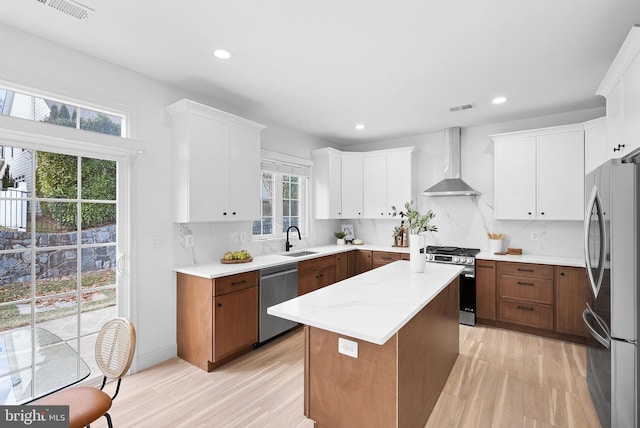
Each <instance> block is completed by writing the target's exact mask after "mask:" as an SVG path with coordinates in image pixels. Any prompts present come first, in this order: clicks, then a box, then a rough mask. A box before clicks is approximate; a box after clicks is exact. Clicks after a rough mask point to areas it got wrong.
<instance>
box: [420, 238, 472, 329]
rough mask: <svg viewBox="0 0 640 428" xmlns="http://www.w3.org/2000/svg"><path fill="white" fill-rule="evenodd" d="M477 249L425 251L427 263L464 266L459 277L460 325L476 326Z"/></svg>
mask: <svg viewBox="0 0 640 428" xmlns="http://www.w3.org/2000/svg"><path fill="white" fill-rule="evenodd" d="M479 252H480V250H479V249H477V248H459V247H435V246H431V245H430V246H428V247H427V248H426V250H425V253H426V255H425V256H426V258H427V261H428V262H433V263H449V264H454V265H460V266H464V270H463V271H462V274H461V275H460V324H466V325H475V324H476V255H477V254H478V253H479Z"/></svg>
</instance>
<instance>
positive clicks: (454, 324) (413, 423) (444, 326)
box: [304, 279, 460, 428]
mask: <svg viewBox="0 0 640 428" xmlns="http://www.w3.org/2000/svg"><path fill="white" fill-rule="evenodd" d="M459 286H460V282H459V279H455V280H454V281H452V282H451V283H450V284H449V286H448V287H446V288H445V289H444V290H442V291H441V292H440V293H439V294H438V295H437V296H436V297H435V298H434V299H433V300H432V301H431V302H429V304H428V305H427V306H425V307H424V308H423V309H422V310H421V311H420V312H419V313H418V314H416V315H415V316H414V317H413V318H412V319H411V320H410V321H409V322H408V323H407V324H406V325H405V326H404V327H402V328H401V329H400V330H399V331H398V332H397V333H396V334H395V335H393V336H392V337H391V339H389V340H388V341H387V342H386V343H385V344H384V345H376V344H373V343H370V342H367V341H363V340H359V339H354V338H351V337H346V336H343V335H340V334H337V333H333V332H330V331H327V330H323V329H319V328H316V327H310V326H305V379H304V381H305V385H304V392H305V397H304V398H305V401H304V406H305V409H304V410H305V415H306V416H307V417H308V418H310V419H312V420H313V421H315V424H316V427H317V428H339V427H350V428H351V427H369V428H372V427H384V428H389V427H402V428H405V427H407V428H413V427H423V426H424V424H425V423H426V422H427V420H428V419H429V415H430V414H431V411H432V410H433V407H434V406H435V404H436V401H437V400H438V397H439V396H440V393H441V391H442V389H443V387H444V384H445V382H446V380H447V378H448V377H449V373H450V372H451V369H452V367H453V364H454V363H455V361H456V358H457V357H458V353H459V343H458V337H459V334H458V329H459V325H458V320H459V312H458V307H459V297H458V296H459ZM380 316H384V314H380ZM339 337H343V338H345V339H349V340H352V341H354V342H357V343H358V358H353V357H350V356H347V355H343V354H340V353H339V352H338V338H339Z"/></svg>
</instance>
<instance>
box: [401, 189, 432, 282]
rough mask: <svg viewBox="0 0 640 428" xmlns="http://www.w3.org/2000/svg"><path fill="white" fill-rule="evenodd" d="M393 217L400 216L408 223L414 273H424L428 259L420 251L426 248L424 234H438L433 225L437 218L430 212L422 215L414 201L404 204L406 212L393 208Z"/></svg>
mask: <svg viewBox="0 0 640 428" xmlns="http://www.w3.org/2000/svg"><path fill="white" fill-rule="evenodd" d="M391 211H392V212H393V214H392V216H393V217H395V216H396V215H400V217H402V218H403V219H404V220H405V221H406V227H407V229H408V231H409V252H410V255H411V256H410V261H411V271H412V272H423V271H424V268H425V265H426V258H425V257H424V255H421V254H420V249H421V248H422V247H424V246H425V243H424V241H425V237H424V235H422V233H423V232H437V231H438V227H437V226H436V225H434V224H431V221H432V220H433V218H434V217H435V216H436V215H435V214H434V213H433V211H431V210H429V211H427V213H426V214H424V215H422V214H420V212H419V211H418V210H417V209H416V208H414V206H413V201H411V202H406V203H405V204H404V211H398V209H397V208H396V207H395V206H392V207H391Z"/></svg>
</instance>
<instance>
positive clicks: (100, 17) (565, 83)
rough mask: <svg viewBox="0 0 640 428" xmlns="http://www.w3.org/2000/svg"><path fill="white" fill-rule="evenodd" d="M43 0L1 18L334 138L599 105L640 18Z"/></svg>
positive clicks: (516, 9) (446, 8) (576, 1)
mask: <svg viewBox="0 0 640 428" xmlns="http://www.w3.org/2000/svg"><path fill="white" fill-rule="evenodd" d="M41 1H45V0H0V22H3V23H5V24H7V25H10V26H13V27H16V28H20V29H23V30H25V31H28V32H31V33H34V34H36V35H39V36H42V37H45V38H47V39H50V40H52V41H55V42H57V43H60V44H62V45H66V46H69V47H71V48H74V49H77V50H79V51H82V52H86V53H88V54H91V55H94V56H97V57H100V58H103V59H105V60H108V61H111V62H113V63H116V64H120V65H122V66H124V67H127V68H130V69H133V70H135V71H138V72H140V73H143V74H146V75H149V76H151V77H153V78H156V79H158V80H160V81H163V82H167V83H169V84H172V85H175V86H178V87H183V88H185V89H188V90H190V91H194V92H196V93H201V94H202V95H203V96H205V97H212V98H214V99H216V100H219V101H220V102H221V103H223V104H227V105H230V106H233V107H234V108H237V109H238V110H240V111H246V112H250V113H251V114H253V115H256V116H259V117H264V118H266V119H270V120H274V121H277V122H279V123H282V124H284V125H287V126H290V127H293V128H296V129H298V130H300V131H302V132H305V133H308V134H311V135H316V136H319V137H322V138H325V139H329V140H332V141H335V142H337V143H341V144H349V143H359V142H365V141H373V140H381V139H387V138H394V137H401V136H408V135H416V134H422V133H428V132H434V131H438V130H441V129H442V128H445V127H449V126H463V127H464V126H473V125H481V124H486V123H493V122H500V121H506V120H514V119H520V118H525V117H532V116H539V115H544V114H554V113H559V112H563V111H570V110H579V109H585V108H592V107H599V106H603V105H604V100H603V99H602V98H601V97H599V96H596V95H594V92H595V90H596V89H597V87H598V85H599V83H600V81H601V79H602V77H603V76H604V74H605V72H606V71H607V68H608V66H609V64H610V63H611V61H612V60H613V58H614V57H615V55H616V53H617V51H618V49H619V48H620V46H621V44H622V42H623V41H624V39H625V37H626V35H627V33H628V32H629V30H630V29H631V27H632V25H633V24H636V23H638V24H640V1H638V0H560V1H558V0H535V1H524V0H484V1H478V0H440V1H434V0H397V1H392V0H323V1H319V0H318V1H311V0H268V1H267V0H227V1H219V0H213V1H212V0H180V1H158V0H153V1H152V0H110V1H107V0H79V1H80V2H81V3H83V4H84V5H86V6H89V7H90V8H92V9H94V11H90V13H89V17H88V18H87V19H83V20H78V19H76V18H73V17H70V16H67V15H65V14H63V13H60V12H58V11H56V10H54V9H53V8H51V7H48V6H47V5H45V4H43V3H41ZM47 1H50V0H47ZM69 1H72V0H69ZM220 47H222V48H226V49H229V50H231V51H232V52H233V53H234V57H233V59H231V60H230V61H227V62H222V61H220V60H217V59H215V58H214V57H213V55H212V52H213V50H214V49H216V48H220ZM497 95H504V96H506V97H508V101H507V102H506V103H505V104H502V105H498V106H496V105H493V104H492V103H491V99H492V98H493V97H495V96H497ZM469 103H475V105H476V108H474V109H471V110H466V111H461V112H455V113H451V112H450V111H449V108H450V107H453V106H458V105H462V104H469ZM358 122H362V123H364V124H365V125H366V128H365V130H363V131H357V130H355V129H354V125H355V124H356V123H358Z"/></svg>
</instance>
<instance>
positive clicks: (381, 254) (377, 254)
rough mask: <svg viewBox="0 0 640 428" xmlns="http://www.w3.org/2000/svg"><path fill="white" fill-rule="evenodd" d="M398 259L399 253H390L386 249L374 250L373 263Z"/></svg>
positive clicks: (385, 262) (384, 262) (383, 262)
mask: <svg viewBox="0 0 640 428" xmlns="http://www.w3.org/2000/svg"><path fill="white" fill-rule="evenodd" d="M396 260H400V253H392V252H388V251H374V252H373V263H374V264H378V265H380V264H387V263H391V262H395V261H396Z"/></svg>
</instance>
